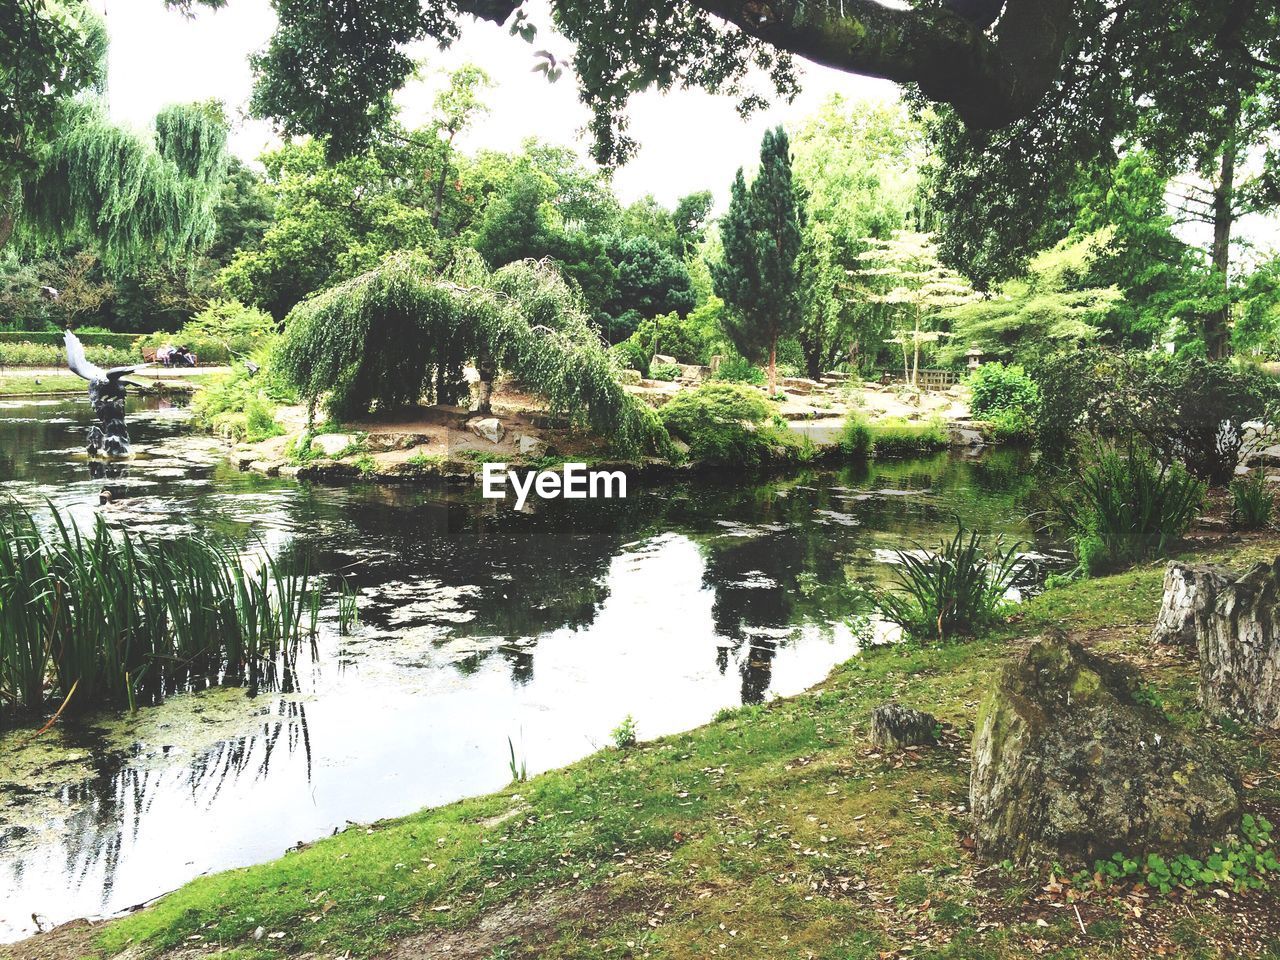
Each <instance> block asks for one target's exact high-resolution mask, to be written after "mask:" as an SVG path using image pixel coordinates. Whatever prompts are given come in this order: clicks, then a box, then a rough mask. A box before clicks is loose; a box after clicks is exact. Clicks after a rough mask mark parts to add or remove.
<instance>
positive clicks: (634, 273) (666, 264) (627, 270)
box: [602, 234, 696, 343]
mask: <svg viewBox="0 0 1280 960" xmlns="http://www.w3.org/2000/svg"><path fill="white" fill-rule="evenodd" d="M605 249H606V251H607V253H608V256H609V259H610V260H611V261H612V262H613V267H614V280H613V290H612V293H611V294H610V296H609V299H608V300H606V301H605V302H604V303H603V304H602V307H603V310H604V313H605V314H606V315H607V316H608V317H609V321H610V322H609V324H608V326H607V327H606V329H605V336H606V337H608V339H609V340H611V341H612V342H614V343H616V342H618V341H620V340H625V339H626V338H627V337H628V336H630V335H631V333H632V331H634V330H635V328H636V325H637V324H638V323H639V322H640V321H641V320H648V319H652V318H654V317H659V316H663V315H665V314H669V313H675V314H680V315H681V316H683V315H684V314H687V313H688V312H689V311H690V310H692V309H693V307H694V303H695V299H696V298H695V297H694V293H693V281H692V280H690V279H689V271H688V270H687V269H686V268H685V265H684V264H683V263H682V262H681V261H680V260H678V259H676V257H675V256H674V255H673V254H672V253H670V252H669V251H667V250H665V249H663V248H662V247H660V246H659V245H658V244H657V243H656V242H654V241H653V240H651V239H650V238H649V237H647V236H644V235H643V234H640V235H637V236H630V237H628V236H618V235H614V236H613V237H610V238H609V240H608V242H607V243H606V247H605Z"/></svg>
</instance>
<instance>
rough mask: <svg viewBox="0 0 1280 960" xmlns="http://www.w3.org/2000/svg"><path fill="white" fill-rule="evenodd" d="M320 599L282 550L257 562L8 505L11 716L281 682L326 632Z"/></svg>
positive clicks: (0, 640) (2, 577)
mask: <svg viewBox="0 0 1280 960" xmlns="http://www.w3.org/2000/svg"><path fill="white" fill-rule="evenodd" d="M316 603H317V600H316V594H315V591H314V590H312V589H311V586H310V576H309V574H308V573H307V571H305V570H302V571H293V570H285V569H283V568H282V567H281V566H280V565H279V564H278V563H277V561H275V560H274V559H272V558H270V557H268V558H266V559H265V560H263V561H262V562H261V563H260V564H258V565H256V566H254V567H250V566H248V565H247V564H246V563H245V561H244V560H243V559H242V558H241V557H240V556H239V555H238V554H237V553H236V552H234V551H232V550H230V549H228V548H227V547H225V546H223V545H221V544H218V543H213V542H210V541H207V540H203V539H199V538H194V537H186V538H181V539H177V540H164V541H161V540H152V539H149V538H146V537H142V536H138V535H135V534H131V533H128V532H127V531H126V532H119V531H111V530H109V529H108V527H107V525H106V523H105V522H104V521H103V520H102V519H101V518H99V519H98V520H97V521H96V523H95V524H94V525H93V527H92V529H91V530H88V531H86V530H82V529H80V528H79V527H77V526H76V525H74V524H72V523H70V522H68V521H67V520H66V518H64V517H63V516H62V515H61V514H60V513H58V512H57V511H56V510H54V511H53V514H52V519H51V522H50V523H48V524H46V525H44V526H41V525H40V524H38V523H37V522H36V519H35V518H34V517H33V516H32V515H31V514H30V513H29V512H27V511H25V510H22V509H20V508H17V507H12V508H7V509H4V510H0V715H3V714H13V713H36V712H39V711H41V710H44V709H46V708H47V707H49V706H50V705H55V704H64V708H65V709H66V710H67V711H69V712H71V711H80V712H83V711H85V710H88V709H92V708H94V707H100V706H120V707H128V708H130V709H136V707H137V705H138V704H141V703H155V702H157V701H159V700H160V699H162V698H163V697H164V696H165V695H167V694H169V693H172V692H175V691H178V690H182V689H186V688H188V687H190V686H192V685H193V684H196V683H229V684H236V683H244V684H247V685H248V686H249V687H250V688H251V689H257V688H259V687H262V686H272V685H274V684H275V683H276V682H277V680H278V676H279V673H278V671H279V669H280V668H281V666H284V667H285V668H288V667H289V665H290V664H291V662H292V659H293V658H294V656H295V655H296V652H297V647H298V644H299V642H300V641H301V640H302V639H304V638H306V637H307V636H308V635H311V636H314V621H315V613H314V610H315V606H316ZM309 610H310V611H312V614H311V617H310V620H308V621H305V622H304V619H303V618H304V614H305V613H307V611H309ZM72 691H74V694H73V693H72Z"/></svg>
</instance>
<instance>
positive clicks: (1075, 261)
mask: <svg viewBox="0 0 1280 960" xmlns="http://www.w3.org/2000/svg"><path fill="white" fill-rule="evenodd" d="M1111 236H1112V235H1111V232H1110V231H1107V230H1102V231H1099V232H1098V233H1096V234H1092V235H1090V236H1086V237H1083V238H1079V239H1072V240H1066V241H1063V242H1062V243H1061V244H1059V245H1058V246H1056V247H1054V248H1053V249H1051V250H1047V251H1045V252H1044V253H1041V254H1039V255H1038V256H1036V257H1035V258H1033V259H1032V261H1031V263H1030V264H1028V266H1027V271H1026V273H1025V274H1024V275H1023V276H1020V277H1018V278H1017V279H1014V280H1009V281H1007V282H1005V283H1003V284H1001V286H1000V287H999V289H998V290H997V291H996V292H995V293H994V294H993V295H992V296H990V297H988V298H984V299H981V300H977V301H974V302H972V303H969V304H966V305H963V306H960V307H957V308H956V309H954V310H950V311H948V312H947V315H946V316H947V319H948V320H949V321H950V323H951V330H952V334H953V337H952V339H951V340H950V341H949V343H948V344H947V345H946V346H944V347H943V348H942V350H941V351H940V358H941V360H942V362H943V363H955V362H957V361H959V360H960V359H961V358H962V357H963V355H964V353H965V351H967V350H968V349H969V348H970V347H975V346H976V347H981V348H982V350H983V351H984V352H985V354H986V356H987V358H988V359H997V360H1010V361H1022V360H1030V359H1034V358H1036V357H1038V356H1040V355H1042V354H1044V353H1046V352H1052V351H1054V350H1059V349H1066V348H1069V347H1072V346H1075V345H1078V344H1082V343H1087V342H1088V341H1090V340H1094V339H1096V338H1097V337H1098V333H1099V330H1098V324H1099V323H1100V322H1101V321H1102V319H1103V317H1104V316H1105V314H1106V311H1107V310H1109V309H1110V308H1112V307H1113V306H1115V305H1116V304H1117V303H1119V302H1120V300H1121V294H1120V291H1119V290H1118V289H1116V288H1114V287H1107V288H1096V287H1090V286H1087V285H1086V281H1085V278H1086V277H1087V275H1088V271H1089V268H1090V266H1091V264H1092V263H1093V262H1094V261H1095V259H1096V258H1097V257H1098V255H1099V251H1103V250H1106V249H1107V245H1108V243H1109V242H1110V240H1111Z"/></svg>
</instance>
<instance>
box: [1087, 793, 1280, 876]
mask: <svg viewBox="0 0 1280 960" xmlns="http://www.w3.org/2000/svg"><path fill="white" fill-rule="evenodd" d="M1271 834H1272V826H1271V822H1270V821H1269V820H1267V818H1266V817H1264V816H1261V815H1259V816H1257V817H1255V816H1254V815H1253V814H1250V813H1246V814H1245V815H1244V816H1243V817H1242V818H1241V820H1240V835H1239V837H1236V838H1233V839H1232V840H1231V842H1230V843H1228V844H1227V845H1226V846H1225V847H1217V848H1215V849H1214V851H1213V852H1212V853H1211V854H1209V856H1207V857H1205V858H1204V859H1203V860H1200V859H1198V858H1196V857H1192V856H1191V855H1189V854H1186V853H1180V854H1177V855H1176V856H1173V857H1163V856H1161V855H1160V854H1157V853H1150V854H1147V856H1146V857H1130V856H1126V855H1125V854H1123V853H1116V854H1113V855H1112V856H1111V858H1110V859H1108V860H1098V861H1096V862H1095V863H1094V865H1093V873H1092V875H1090V874H1089V873H1088V872H1087V871H1081V872H1080V873H1078V874H1076V875H1075V876H1074V877H1073V878H1072V883H1073V884H1074V885H1075V886H1077V887H1082V888H1083V887H1087V886H1094V887H1098V888H1101V887H1104V886H1106V885H1107V884H1110V883H1125V882H1132V881H1135V880H1140V881H1142V882H1144V883H1145V884H1146V885H1147V886H1148V887H1150V888H1152V889H1153V890H1155V891H1157V892H1159V893H1160V894H1162V895H1168V894H1170V893H1172V892H1173V891H1174V890H1175V889H1181V890H1196V889H1199V888H1202V887H1230V888H1231V889H1232V890H1234V891H1235V892H1236V893H1244V892H1245V891H1248V890H1262V889H1264V888H1265V887H1266V886H1267V885H1268V884H1269V883H1271V881H1272V880H1273V879H1274V877H1275V875H1276V874H1277V873H1280V859H1277V858H1276V855H1275V850H1274V848H1273V841H1272V838H1271Z"/></svg>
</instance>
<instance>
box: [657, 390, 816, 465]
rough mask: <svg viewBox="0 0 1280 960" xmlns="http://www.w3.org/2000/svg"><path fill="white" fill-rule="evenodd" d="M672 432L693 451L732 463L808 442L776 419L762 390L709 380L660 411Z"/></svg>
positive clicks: (695, 456)
mask: <svg viewBox="0 0 1280 960" xmlns="http://www.w3.org/2000/svg"><path fill="white" fill-rule="evenodd" d="M658 415H659V417H661V419H662V422H663V423H664V424H665V425H666V428H667V430H669V431H670V432H671V434H672V435H673V436H676V437H678V438H680V439H681V440H683V441H684V442H685V443H687V444H688V445H689V455H690V456H691V457H692V458H693V459H695V460H705V461H707V462H709V463H717V464H722V465H729V466H753V465H756V464H759V463H761V462H762V461H764V460H765V459H767V458H768V457H769V455H770V452H771V448H773V447H777V446H785V447H788V448H794V449H796V450H799V449H800V447H801V446H802V441H801V440H800V438H799V437H797V436H796V435H795V434H794V433H792V432H791V431H790V430H788V429H787V428H786V426H785V425H783V426H778V425H777V424H776V423H774V422H773V408H772V407H771V406H770V405H769V403H768V401H766V400H765V398H764V397H763V396H761V395H760V393H759V392H758V391H756V390H752V389H751V388H750V387H743V386H738V385H737V384H729V383H706V384H703V385H702V386H700V387H698V388H697V389H696V390H687V391H685V392H683V393H680V394H677V395H676V396H675V397H674V398H673V399H672V400H670V401H669V402H668V403H667V404H666V405H665V406H663V407H662V408H661V410H659V411H658Z"/></svg>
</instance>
